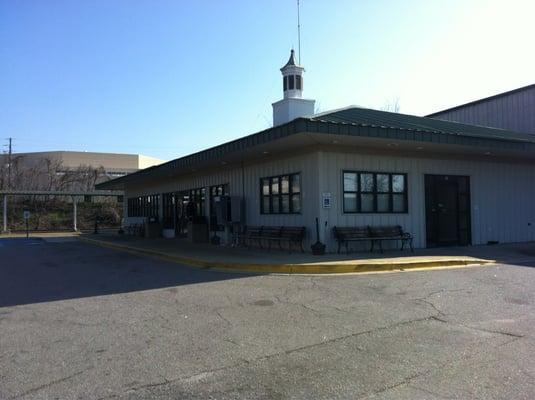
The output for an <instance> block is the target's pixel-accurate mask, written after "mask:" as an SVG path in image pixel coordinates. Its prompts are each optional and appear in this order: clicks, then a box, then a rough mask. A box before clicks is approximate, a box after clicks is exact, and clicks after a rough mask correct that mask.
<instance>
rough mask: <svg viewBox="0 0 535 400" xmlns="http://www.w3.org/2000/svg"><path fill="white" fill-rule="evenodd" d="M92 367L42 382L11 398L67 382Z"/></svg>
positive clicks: (17, 397)
mask: <svg viewBox="0 0 535 400" xmlns="http://www.w3.org/2000/svg"><path fill="white" fill-rule="evenodd" d="M90 369H93V367H89V368H85V369H83V370H81V371H78V372H75V373H74V374H71V375H67V376H65V377H63V378H59V379H55V380H53V381H50V382H47V383H45V384H42V385H39V386H36V387H34V388H31V389H29V390H26V391H25V392H22V393H19V394H18V395H15V396H13V397H11V399H19V398H21V397H25V396H28V395H29V394H33V393H35V392H38V391H40V390H43V389H46V388H48V387H50V386H52V385H56V384H58V383H61V382H65V381H68V380H69V379H72V378H74V377H76V376H78V375H81V374H83V373H84V372H87V371H89V370H90Z"/></svg>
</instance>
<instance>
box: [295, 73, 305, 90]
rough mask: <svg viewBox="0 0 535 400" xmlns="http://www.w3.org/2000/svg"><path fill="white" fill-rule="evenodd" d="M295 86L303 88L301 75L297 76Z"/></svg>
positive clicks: (298, 88) (299, 88)
mask: <svg viewBox="0 0 535 400" xmlns="http://www.w3.org/2000/svg"><path fill="white" fill-rule="evenodd" d="M295 88H296V90H303V77H302V76H301V75H296V76H295Z"/></svg>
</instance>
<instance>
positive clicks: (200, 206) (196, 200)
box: [189, 188, 206, 217]
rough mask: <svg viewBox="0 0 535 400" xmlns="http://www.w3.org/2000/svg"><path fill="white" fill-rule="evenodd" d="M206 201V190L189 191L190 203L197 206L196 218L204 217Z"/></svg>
mask: <svg viewBox="0 0 535 400" xmlns="http://www.w3.org/2000/svg"><path fill="white" fill-rule="evenodd" d="M205 199H206V188H199V189H192V190H190V191H189V201H191V202H192V203H193V204H195V216H197V217H204V215H205V207H204V201H205Z"/></svg>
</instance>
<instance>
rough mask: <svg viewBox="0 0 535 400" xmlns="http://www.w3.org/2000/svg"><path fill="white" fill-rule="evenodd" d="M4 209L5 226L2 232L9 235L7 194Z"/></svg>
mask: <svg viewBox="0 0 535 400" xmlns="http://www.w3.org/2000/svg"><path fill="white" fill-rule="evenodd" d="M3 208H4V213H3V216H4V226H3V227H2V232H4V233H7V194H5V195H4V201H3Z"/></svg>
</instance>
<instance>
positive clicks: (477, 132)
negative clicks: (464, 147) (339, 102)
mask: <svg viewBox="0 0 535 400" xmlns="http://www.w3.org/2000/svg"><path fill="white" fill-rule="evenodd" d="M310 119H311V120H312V121H322V122H332V123H346V124H352V125H358V126H376V127H381V128H390V129H403V130H415V131H424V132H433V133H439V134H444V135H454V136H467V137H475V138H484V139H497V140H506V141H523V142H531V143H535V135H530V134H527V133H519V132H512V131H507V130H503V129H499V128H489V127H485V126H477V125H468V124H462V123H458V122H450V121H443V120H438V119H434V118H428V117H417V116H415V115H408V114H400V113H393V112H386V111H378V110H372V109H368V108H360V107H348V108H345V109H341V110H336V111H331V112H327V113H324V114H319V115H315V116H313V117H312V118H310Z"/></svg>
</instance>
